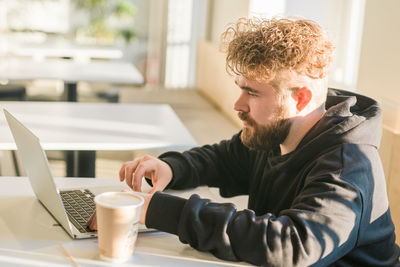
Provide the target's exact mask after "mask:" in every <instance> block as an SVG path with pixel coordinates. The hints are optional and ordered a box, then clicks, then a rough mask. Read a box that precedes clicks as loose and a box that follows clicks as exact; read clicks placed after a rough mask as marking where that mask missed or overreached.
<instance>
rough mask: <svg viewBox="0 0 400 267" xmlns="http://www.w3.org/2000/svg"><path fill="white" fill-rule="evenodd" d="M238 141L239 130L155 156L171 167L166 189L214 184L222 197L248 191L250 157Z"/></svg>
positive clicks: (251, 154)
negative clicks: (217, 139) (210, 142)
mask: <svg viewBox="0 0 400 267" xmlns="http://www.w3.org/2000/svg"><path fill="white" fill-rule="evenodd" d="M253 155H254V153H251V152H250V151H249V149H248V148H247V147H245V146H244V145H243V144H242V142H241V140H240V133H239V134H236V135H234V136H233V137H232V139H231V140H224V141H222V142H220V143H219V144H214V145H206V146H202V147H198V148H194V149H191V150H189V151H185V152H183V153H178V152H167V153H164V154H162V155H161V156H160V157H159V158H160V159H161V160H162V161H164V162H166V163H167V164H168V165H169V166H170V167H171V169H172V172H173V178H172V181H171V183H170V184H169V185H168V188H171V189H187V188H194V187H197V186H200V185H207V186H211V187H218V188H219V189H220V193H221V195H222V196H235V195H239V194H248V186H249V182H250V181H249V172H251V167H250V164H251V162H252V156H253Z"/></svg>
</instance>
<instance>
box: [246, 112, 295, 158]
mask: <svg viewBox="0 0 400 267" xmlns="http://www.w3.org/2000/svg"><path fill="white" fill-rule="evenodd" d="M284 114H285V112H284V109H283V107H281V108H280V109H279V111H278V112H277V115H276V116H275V118H274V120H273V121H272V122H270V123H269V124H268V125H267V126H265V125H259V124H257V123H256V122H255V121H254V120H253V119H252V118H250V117H249V115H248V113H244V112H241V111H239V112H238V116H239V118H240V119H241V120H243V121H246V122H247V124H248V125H249V126H251V128H250V127H249V128H248V127H245V128H244V129H243V130H242V133H241V135H240V139H241V141H242V143H243V144H244V145H245V146H247V147H248V148H250V149H254V150H271V149H274V148H276V147H277V146H279V145H280V144H282V143H283V141H285V139H286V137H287V136H288V134H289V130H290V126H291V122H290V120H289V119H287V118H285V116H284Z"/></svg>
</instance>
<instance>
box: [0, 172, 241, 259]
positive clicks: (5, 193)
mask: <svg viewBox="0 0 400 267" xmlns="http://www.w3.org/2000/svg"><path fill="white" fill-rule="evenodd" d="M56 183H57V185H61V186H63V188H64V186H65V185H67V186H70V187H72V188H73V187H76V186H83V187H85V186H90V185H98V186H106V185H115V184H118V183H119V181H117V180H115V179H89V178H84V179H82V178H68V179H66V178H56ZM192 193H198V194H200V195H201V196H203V197H206V198H210V199H213V197H214V195H213V193H212V192H211V191H209V190H208V188H206V187H202V188H198V189H196V190H192V191H186V192H183V193H181V194H180V196H182V197H188V196H189V195H191V194H192ZM0 214H1V217H0V265H1V266H48V265H52V266H54V265H60V266H71V262H70V261H69V260H68V259H67V258H66V257H65V255H64V254H63V252H62V250H61V248H60V247H59V246H58V244H57V241H60V242H61V243H62V245H63V246H64V247H65V248H66V249H67V250H68V252H69V253H70V254H71V255H72V257H73V258H74V259H75V261H77V263H78V264H79V265H80V266H110V265H111V264H108V263H106V262H103V261H100V260H99V259H98V244H97V239H86V240H72V239H71V238H70V237H69V235H68V234H67V233H66V232H65V231H64V230H63V229H62V228H61V227H60V226H59V225H58V224H57V222H56V221H55V220H54V218H53V217H52V216H50V214H49V213H48V212H47V211H46V210H45V209H44V207H43V206H42V205H41V204H40V203H39V201H38V200H37V199H36V197H35V196H34V193H33V191H32V189H31V187H30V184H29V181H28V179H27V178H26V177H0ZM131 265H135V266H174V267H175V266H199V267H200V266H238V265H240V266H242V265H245V266H246V265H247V264H244V263H235V262H227V261H222V260H219V259H217V258H216V257H214V256H213V255H212V254H210V253H203V252H199V251H196V250H194V249H192V248H191V247H190V246H189V245H185V244H182V243H181V242H180V241H179V239H178V237H176V236H174V235H170V234H167V233H163V232H153V233H140V234H139V236H138V239H137V243H136V251H135V254H134V256H133V257H131V259H130V260H129V261H128V262H127V263H125V264H121V265H117V266H131ZM115 266H116V265H115ZM247 266H248V265H247Z"/></svg>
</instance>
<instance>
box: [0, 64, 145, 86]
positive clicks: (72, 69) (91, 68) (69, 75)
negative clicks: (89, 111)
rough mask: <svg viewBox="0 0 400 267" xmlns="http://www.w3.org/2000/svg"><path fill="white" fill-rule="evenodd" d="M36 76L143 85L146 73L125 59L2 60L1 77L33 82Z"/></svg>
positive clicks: (75, 81) (0, 78)
mask: <svg viewBox="0 0 400 267" xmlns="http://www.w3.org/2000/svg"><path fill="white" fill-rule="evenodd" d="M35 79H58V80H63V81H64V82H70V83H77V82H107V83H121V84H134V85H138V84H143V76H142V75H141V73H140V72H139V71H138V70H137V69H136V67H135V66H134V65H133V64H131V63H128V62H122V61H90V62H75V61H72V60H62V59H59V60H45V61H34V60H29V59H4V60H3V59H2V61H1V62H0V80H10V81H30V80H35Z"/></svg>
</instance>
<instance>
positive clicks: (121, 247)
mask: <svg viewBox="0 0 400 267" xmlns="http://www.w3.org/2000/svg"><path fill="white" fill-rule="evenodd" d="M94 201H95V203H96V213H97V229H98V230H97V232H98V242H99V253H100V258H101V259H103V260H106V261H111V262H116V263H120V262H125V261H127V260H128V259H129V257H130V256H132V254H133V251H134V249H135V243H136V238H137V234H138V226H139V218H140V211H141V208H142V205H143V203H144V199H143V197H142V196H140V195H138V194H135V193H134V192H106V193H102V194H100V195H98V196H96V197H95V199H94Z"/></svg>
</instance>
